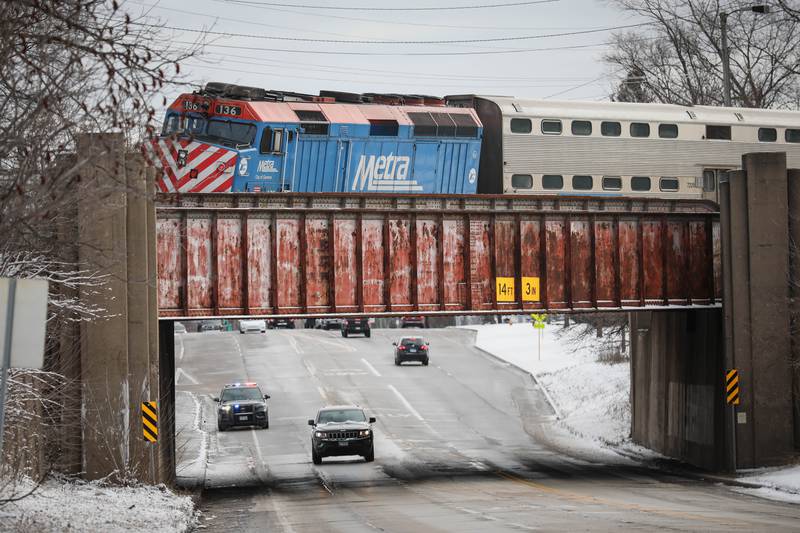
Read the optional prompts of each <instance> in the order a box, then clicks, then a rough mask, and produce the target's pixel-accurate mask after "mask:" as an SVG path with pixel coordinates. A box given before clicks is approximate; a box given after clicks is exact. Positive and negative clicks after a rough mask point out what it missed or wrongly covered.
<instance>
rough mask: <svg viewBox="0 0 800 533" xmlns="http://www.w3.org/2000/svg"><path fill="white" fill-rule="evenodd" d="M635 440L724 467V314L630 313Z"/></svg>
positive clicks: (700, 311)
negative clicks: (721, 397) (721, 398)
mask: <svg viewBox="0 0 800 533" xmlns="http://www.w3.org/2000/svg"><path fill="white" fill-rule="evenodd" d="M630 325H631V347H632V349H631V402H632V420H631V424H632V428H631V434H632V437H633V439H634V440H635V441H636V442H638V443H640V444H642V445H643V446H646V447H648V448H650V449H652V450H655V451H657V452H659V453H662V454H664V455H667V456H669V457H675V458H679V459H681V460H684V461H686V462H689V463H691V464H694V465H697V466H700V467H702V468H706V469H709V470H721V469H724V467H725V463H724V454H722V453H720V450H721V449H722V448H721V444H722V443H723V438H724V434H723V431H724V427H723V416H724V409H723V405H724V404H723V403H722V402H720V401H719V398H720V396H721V395H722V393H723V384H722V380H721V379H720V373H719V369H720V368H721V367H722V366H723V350H722V344H721V338H722V312H721V311H720V310H719V309H698V310H690V311H653V312H650V311H648V312H638V313H631V319H630Z"/></svg>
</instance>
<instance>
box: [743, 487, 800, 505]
mask: <svg viewBox="0 0 800 533" xmlns="http://www.w3.org/2000/svg"><path fill="white" fill-rule="evenodd" d="M731 490H733V491H734V492H738V493H740V494H747V495H749V496H758V497H759V498H766V499H768V500H775V501H779V502H785V503H797V504H800V494H796V493H793V492H786V491H785V490H783V489H775V488H770V487H761V488H758V489H745V488H739V487H737V488H733V489H731Z"/></svg>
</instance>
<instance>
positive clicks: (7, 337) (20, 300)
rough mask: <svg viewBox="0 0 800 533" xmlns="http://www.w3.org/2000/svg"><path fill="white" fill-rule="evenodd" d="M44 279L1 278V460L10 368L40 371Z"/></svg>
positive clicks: (0, 459)
mask: <svg viewBox="0 0 800 533" xmlns="http://www.w3.org/2000/svg"><path fill="white" fill-rule="evenodd" d="M46 325H47V280H44V279H16V278H0V347H2V350H3V351H2V360H0V461H2V458H3V429H4V427H5V420H6V407H5V406H6V391H7V390H8V370H9V369H10V368H42V365H43V364H44V336H45V329H46Z"/></svg>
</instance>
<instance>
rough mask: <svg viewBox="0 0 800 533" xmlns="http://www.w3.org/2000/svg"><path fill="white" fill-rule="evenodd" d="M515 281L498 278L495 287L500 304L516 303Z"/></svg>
mask: <svg viewBox="0 0 800 533" xmlns="http://www.w3.org/2000/svg"><path fill="white" fill-rule="evenodd" d="M514 281H515V280H514V278H496V280H495V285H496V289H497V301H498V302H513V301H514Z"/></svg>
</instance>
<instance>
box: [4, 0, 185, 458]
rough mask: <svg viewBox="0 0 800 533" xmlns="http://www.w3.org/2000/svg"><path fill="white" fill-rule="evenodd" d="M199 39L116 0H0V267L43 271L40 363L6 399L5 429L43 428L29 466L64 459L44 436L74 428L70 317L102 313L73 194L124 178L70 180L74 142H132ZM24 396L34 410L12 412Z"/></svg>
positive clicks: (82, 164) (103, 189) (142, 134)
mask: <svg viewBox="0 0 800 533" xmlns="http://www.w3.org/2000/svg"><path fill="white" fill-rule="evenodd" d="M199 44H200V43H195V44H194V45H189V46H184V47H181V48H176V46H175V45H173V44H172V43H171V41H170V40H169V39H168V38H166V37H165V35H164V33H163V32H162V31H161V30H160V28H159V27H158V25H157V24H153V21H152V20H150V19H135V18H132V17H131V15H130V14H128V13H125V12H124V10H122V9H121V8H120V6H119V4H118V2H117V1H116V0H0V111H1V112H0V276H18V277H34V276H35V277H44V278H47V279H48V280H49V281H50V286H51V293H50V305H49V315H48V328H47V335H48V336H47V347H46V359H45V367H46V368H45V372H44V373H42V374H40V375H34V376H33V377H32V378H31V379H29V380H27V381H24V382H19V383H16V382H15V383H16V386H15V383H12V387H11V389H10V394H9V398H8V400H7V404H8V405H9V407H10V408H11V409H10V411H9V413H10V414H11V416H10V418H9V425H10V426H11V428H10V431H11V433H12V434H13V426H14V424H15V422H17V423H19V424H25V425H26V428H27V429H28V430H29V431H33V430H36V429H37V428H39V429H41V428H47V431H46V432H44V431H43V432H42V433H41V434H40V435H39V436H40V437H41V438H42V439H44V440H43V441H42V443H40V445H41V446H43V447H44V449H46V450H47V451H48V453H47V454H44V455H40V459H42V461H44V464H43V465H40V468H39V469H40V470H47V469H48V468H50V467H51V465H54V464H59V463H63V462H64V461H63V457H58V456H57V455H58V454H59V453H62V452H63V453H66V452H65V451H64V450H65V444H64V443H65V442H69V441H70V439H65V438H64V436H63V434H62V435H57V434H56V435H54V433H58V432H59V431H61V433H63V432H67V431H68V432H74V431H75V428H74V427H66V426H67V422H65V421H66V420H67V419H70V417H72V419H71V423H72V425H73V426H74V422H75V420H74V417H78V418H77V420H78V422H79V421H80V390H79V389H77V386H78V384H77V383H76V382H75V380H71V379H70V377H69V376H65V375H64V373H65V372H66V371H65V369H69V368H74V367H75V365H76V364H77V365H78V372H79V358H80V353H79V350H77V349H76V347H77V345H78V343H77V341H76V338H77V334H78V332H77V328H75V325H74V324H75V322H76V321H82V320H95V319H97V318H100V317H103V316H104V310H103V309H102V308H100V307H97V306H96V305H95V306H92V305H87V304H86V303H85V302H84V301H82V300H81V294H84V295H85V294H87V292H89V293H91V291H93V290H96V291H101V290H102V288H103V287H102V286H103V283H104V282H105V278H104V277H103V276H102V275H100V274H98V272H97V269H96V268H95V267H94V266H93V265H86V264H80V263H79V260H78V254H77V249H78V245H79V243H78V242H76V241H77V232H76V230H75V227H76V216H77V208H76V204H77V201H76V200H77V195H78V194H82V195H86V194H89V195H91V196H90V201H94V202H102V201H103V199H104V197H105V196H106V195H107V194H109V193H110V192H112V191H119V189H120V187H126V186H127V185H126V183H125V182H124V180H121V181H120V182H114V181H110V182H108V183H103V184H101V185H99V186H98V187H96V188H94V189H92V190H88V188H87V187H81V188H80V189H79V187H78V185H79V184H80V183H81V179H82V178H81V175H82V173H83V172H84V171H85V169H86V166H87V163H88V162H87V161H85V160H81V159H80V158H79V157H75V155H74V151H75V147H76V143H77V140H78V138H79V137H80V136H81V135H83V134H86V133H122V134H123V136H122V137H121V138H122V139H124V141H123V142H125V143H126V145H127V147H128V148H134V145H135V144H136V143H137V142H140V141H141V140H143V139H146V138H147V136H148V134H152V133H153V132H154V131H155V129H156V125H155V124H154V121H155V118H156V110H155V105H157V104H158V105H160V104H162V103H165V102H163V100H162V96H160V94H161V93H162V92H163V90H164V88H165V87H166V86H168V85H169V84H173V83H180V81H181V79H180V76H181V74H180V62H181V61H183V60H184V59H186V58H187V57H190V56H192V55H194V54H196V53H198V51H199ZM82 200H83V201H85V200H86V197H85V196H84V197H82ZM76 359H77V361H78V362H77V363H75V360H76ZM20 383H21V384H20ZM20 395H22V396H20ZM76 395H77V403H76V402H75V396H76ZM31 398H34V399H31ZM30 402H34V403H35V404H36V413H37V415H36V416H35V417H34V418H26V417H25V416H22V414H23V413H24V411H25V409H26V406H28V405H30ZM36 402H38V403H36ZM15 413H16V414H15ZM34 422H36V424H33V423H34ZM31 424H33V426H32V425H31ZM54 428H55V429H54ZM7 435H8V432H7ZM72 441H73V442H74V439H73V440H72ZM9 448H10V447H6V463H7V464H8V463H14V460H13V458H9V457H8V454H10V453H13V451H14V450H10V449H9ZM17 448H18V449H17V450H16V451H19V447H17ZM53 455H56V456H53ZM67 462H68V461H67Z"/></svg>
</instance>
